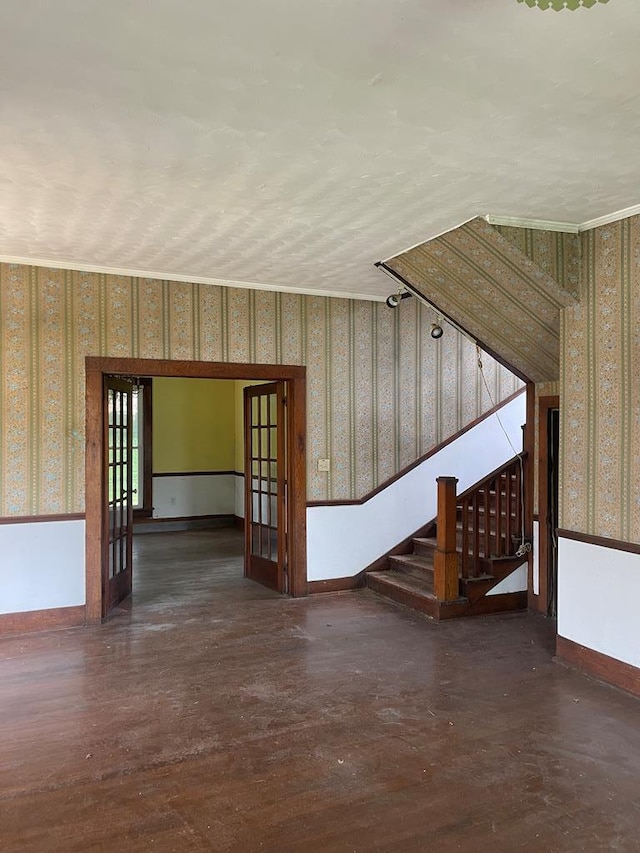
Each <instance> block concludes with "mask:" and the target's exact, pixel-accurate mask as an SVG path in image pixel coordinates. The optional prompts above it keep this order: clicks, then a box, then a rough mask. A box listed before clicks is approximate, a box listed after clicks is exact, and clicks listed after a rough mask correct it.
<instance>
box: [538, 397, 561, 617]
mask: <svg viewBox="0 0 640 853" xmlns="http://www.w3.org/2000/svg"><path fill="white" fill-rule="evenodd" d="M551 409H558V410H559V409H560V397H559V396H558V395H555V396H548V397H540V398H539V399H538V610H539V611H540V612H541V613H545V614H546V613H548V610H549V607H548V604H547V602H548V600H549V537H548V533H547V512H548V509H549V506H548V494H547V493H548V490H549V427H548V420H549V411H550V410H551Z"/></svg>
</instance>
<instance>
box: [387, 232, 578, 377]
mask: <svg viewBox="0 0 640 853" xmlns="http://www.w3.org/2000/svg"><path fill="white" fill-rule="evenodd" d="M514 230H516V229H510V231H514ZM564 236H570V235H564ZM521 242H522V244H523V245H522V247H521ZM552 244H553V240H552V239H551V238H547V240H546V242H543V241H542V240H541V239H540V238H538V237H536V238H527V236H526V234H525V235H523V237H521V238H520V239H516V238H514V239H511V238H510V237H505V236H504V234H503V233H502V232H501V231H500V230H498V229H496V228H494V227H493V226H492V225H489V224H488V223H487V222H486V221H485V220H484V219H482V218H480V217H478V218H476V219H472V220H470V221H469V222H466V223H464V224H463V225H460V226H459V227H458V228H454V229H453V230H452V231H448V232H447V233H446V234H442V235H440V236H439V237H435V238H434V239H433V240H428V241H427V242H426V243H422V244H421V245H419V246H415V247H414V248H412V249H409V250H408V251H406V252H404V253H402V254H401V255H397V256H396V257H395V258H391V259H390V260H389V261H387V264H388V266H389V267H391V268H392V269H393V270H395V272H397V273H399V274H400V275H401V276H403V277H404V278H405V279H406V280H407V281H409V282H411V283H413V284H414V285H415V286H416V287H417V288H419V289H420V290H421V291H422V293H423V294H424V295H425V296H426V297H427V298H428V299H429V300H431V301H432V302H433V303H434V304H435V305H438V306H439V307H440V309H441V310H442V311H443V312H444V313H445V314H446V315H447V316H449V317H451V318H452V319H453V320H455V321H456V322H457V323H459V324H460V325H461V326H462V327H463V328H465V329H468V330H469V331H470V332H471V334H473V335H475V336H476V337H477V338H478V340H481V341H484V343H485V344H486V346H487V347H489V348H490V349H491V350H492V351H493V352H496V353H499V354H500V355H501V357H502V358H503V359H504V360H505V361H506V362H507V363H508V364H511V365H513V366H514V369H517V370H519V371H520V372H521V373H522V375H524V376H527V377H529V379H531V380H532V381H534V382H548V381H553V380H555V379H557V378H558V373H559V346H560V330H559V326H560V319H559V312H560V309H561V308H563V307H564V306H566V305H569V304H572V303H573V302H575V299H576V286H575V281H572V278H575V276H574V275H573V274H572V272H571V270H572V265H573V261H574V255H575V252H574V251H573V244H572V241H570V240H566V241H561V240H560V239H559V237H557V238H556V240H555V246H554V247H553V251H552ZM551 255H553V260H552V257H551ZM536 256H537V258H536V260H534V257H536ZM537 260H541V261H542V264H540V263H538V262H537ZM558 269H559V270H560V271H561V273H560V275H559V276H558V278H555V277H554V275H552V273H554V272H557V271H558ZM565 273H566V274H565ZM566 285H569V286H570V287H571V290H568V289H567V287H566Z"/></svg>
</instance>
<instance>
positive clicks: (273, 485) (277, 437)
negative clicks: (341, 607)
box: [244, 382, 288, 592]
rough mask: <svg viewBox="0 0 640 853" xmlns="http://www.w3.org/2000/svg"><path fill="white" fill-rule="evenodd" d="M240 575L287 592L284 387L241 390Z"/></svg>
mask: <svg viewBox="0 0 640 853" xmlns="http://www.w3.org/2000/svg"><path fill="white" fill-rule="evenodd" d="M244 423H245V428H244V438H245V462H244V497H245V500H244V504H245V558H244V559H245V576H246V577H248V578H251V579H252V580H255V581H258V582H259V583H262V584H264V585H265V586H269V587H271V588H272V589H276V590H278V592H288V580H287V530H286V518H287V513H286V500H287V496H286V488H287V472H286V466H287V460H286V418H285V388H284V382H273V383H270V384H267V385H254V386H251V387H249V388H245V389H244Z"/></svg>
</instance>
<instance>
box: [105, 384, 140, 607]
mask: <svg viewBox="0 0 640 853" xmlns="http://www.w3.org/2000/svg"><path fill="white" fill-rule="evenodd" d="M104 391H105V407H104V412H105V423H104V428H105V431H106V434H105V439H106V440H105V442H104V446H105V460H104V473H105V476H104V483H103V513H102V519H103V521H102V523H103V537H102V541H103V554H102V587H103V589H102V592H103V594H102V613H103V616H106V614H107V613H108V612H109V610H110V609H111V608H112V607H114V606H115V605H116V604H117V603H118V602H119V601H122V599H123V598H126V597H127V596H128V595H130V594H131V584H132V571H131V562H132V550H133V479H132V464H131V461H132V448H133V430H132V426H133V418H132V411H133V407H132V400H133V384H132V383H130V382H126V381H124V380H122V379H116V378H115V377H113V376H106V377H105V389H104Z"/></svg>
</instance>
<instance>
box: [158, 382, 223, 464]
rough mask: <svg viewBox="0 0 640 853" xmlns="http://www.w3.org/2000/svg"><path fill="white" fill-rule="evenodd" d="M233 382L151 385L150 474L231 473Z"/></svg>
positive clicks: (162, 383)
mask: <svg viewBox="0 0 640 853" xmlns="http://www.w3.org/2000/svg"><path fill="white" fill-rule="evenodd" d="M234 385H235V383H234V382H232V381H230V380H218V379H174V378H157V379H154V380H153V470H154V473H169V472H179V471H232V470H233V468H234V464H235V444H236V425H235V407H234V404H235V398H234V393H235V389H234Z"/></svg>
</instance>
